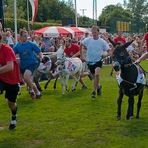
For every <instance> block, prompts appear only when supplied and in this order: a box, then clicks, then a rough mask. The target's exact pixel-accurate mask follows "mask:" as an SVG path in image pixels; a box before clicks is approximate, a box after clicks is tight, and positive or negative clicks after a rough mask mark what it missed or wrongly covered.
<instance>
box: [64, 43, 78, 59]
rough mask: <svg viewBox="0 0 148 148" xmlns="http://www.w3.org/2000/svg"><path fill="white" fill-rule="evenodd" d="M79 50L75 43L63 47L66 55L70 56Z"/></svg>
mask: <svg viewBox="0 0 148 148" xmlns="http://www.w3.org/2000/svg"><path fill="white" fill-rule="evenodd" d="M79 51H80V47H79V46H78V45H77V44H71V46H70V47H67V48H65V49H64V52H65V54H66V56H68V57H72V56H73V55H74V54H76V53H77V52H79Z"/></svg>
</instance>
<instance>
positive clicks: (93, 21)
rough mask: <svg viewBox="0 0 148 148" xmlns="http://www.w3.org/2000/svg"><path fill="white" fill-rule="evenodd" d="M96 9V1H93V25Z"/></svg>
mask: <svg viewBox="0 0 148 148" xmlns="http://www.w3.org/2000/svg"><path fill="white" fill-rule="evenodd" d="M94 8H95V0H93V23H94Z"/></svg>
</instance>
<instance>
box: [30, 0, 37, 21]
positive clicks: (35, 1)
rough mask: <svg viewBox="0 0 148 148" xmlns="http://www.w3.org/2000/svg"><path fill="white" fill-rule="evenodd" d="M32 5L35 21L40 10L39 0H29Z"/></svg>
mask: <svg viewBox="0 0 148 148" xmlns="http://www.w3.org/2000/svg"><path fill="white" fill-rule="evenodd" d="M29 1H30V4H31V7H32V22H34V21H35V18H36V15H37V11H38V0H29Z"/></svg>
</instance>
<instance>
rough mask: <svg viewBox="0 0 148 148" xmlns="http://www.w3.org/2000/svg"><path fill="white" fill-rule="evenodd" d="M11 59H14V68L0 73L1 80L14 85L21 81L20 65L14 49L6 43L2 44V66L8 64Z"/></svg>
mask: <svg viewBox="0 0 148 148" xmlns="http://www.w3.org/2000/svg"><path fill="white" fill-rule="evenodd" d="M10 61H13V63H14V68H13V70H12V71H9V72H6V73H3V74H0V81H2V82H4V83H8V84H12V85H13V84H17V83H19V82H20V71H19V65H18V63H17V61H16V56H15V53H14V51H13V49H12V48H11V47H10V46H8V45H6V44H2V46H1V47H0V66H4V65H6V64H7V62H10Z"/></svg>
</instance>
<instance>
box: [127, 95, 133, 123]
mask: <svg viewBox="0 0 148 148" xmlns="http://www.w3.org/2000/svg"><path fill="white" fill-rule="evenodd" d="M133 108H134V96H129V98H128V110H127V115H126V119H127V120H129V119H130V117H132V116H133Z"/></svg>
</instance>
